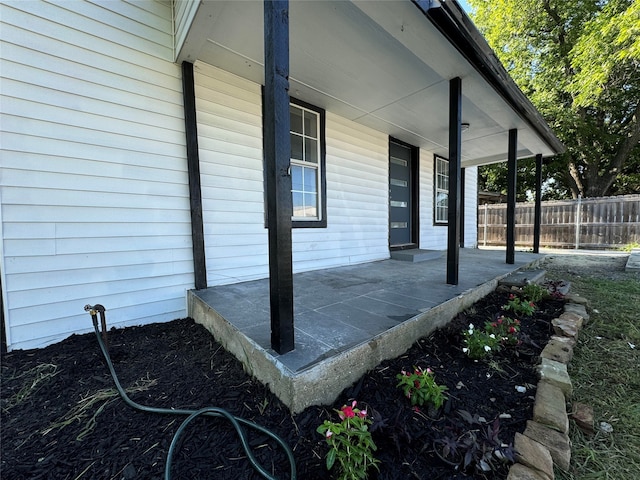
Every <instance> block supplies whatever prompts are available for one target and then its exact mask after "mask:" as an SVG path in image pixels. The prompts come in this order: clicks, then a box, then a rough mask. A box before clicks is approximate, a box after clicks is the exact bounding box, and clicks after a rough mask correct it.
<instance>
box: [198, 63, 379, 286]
mask: <svg viewBox="0 0 640 480" xmlns="http://www.w3.org/2000/svg"><path fill="white" fill-rule="evenodd" d="M195 70H196V103H197V110H198V112H197V118H198V137H199V139H198V142H199V149H200V173H201V179H202V180H201V181H202V198H203V219H204V225H205V250H206V259H207V282H208V284H209V285H210V286H212V285H221V284H226V283H235V282H240V281H247V280H254V279H257V278H265V277H267V276H268V272H269V258H268V240H267V230H266V229H265V223H264V218H265V217H264V209H265V207H264V176H263V165H262V162H263V159H262V106H261V102H262V98H261V90H260V85H258V84H255V83H253V82H250V81H248V80H244V79H241V78H239V77H236V76H235V75H232V74H230V73H228V72H225V71H222V70H220V69H218V68H215V67H212V66H210V65H207V64H203V63H197V64H196V69H195ZM387 155H388V138H387V136H386V135H384V134H381V133H379V132H376V131H374V130H371V129H368V128H365V127H362V126H360V125H357V124H355V123H353V122H350V121H347V120H345V119H343V118H340V117H338V116H336V115H332V114H331V113H329V112H327V115H326V176H327V228H302V229H300V228H298V229H294V231H293V268H294V271H295V272H300V271H306V270H313V269H319V268H329V267H334V266H338V265H349V264H354V263H362V262H367V261H371V260H379V259H384V258H388V256H389V248H388V233H387V229H388V227H387V223H388V204H387V201H388V200H387V199H388V195H387V193H386V192H387V191H388V186H387V178H388V160H387Z"/></svg>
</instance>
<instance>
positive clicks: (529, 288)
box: [522, 283, 549, 303]
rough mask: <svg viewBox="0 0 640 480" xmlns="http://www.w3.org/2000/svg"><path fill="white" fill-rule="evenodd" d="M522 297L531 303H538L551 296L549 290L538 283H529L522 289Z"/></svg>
mask: <svg viewBox="0 0 640 480" xmlns="http://www.w3.org/2000/svg"><path fill="white" fill-rule="evenodd" d="M522 295H523V296H524V298H526V299H527V300H528V301H530V302H534V303H537V302H539V301H540V300H542V299H543V298H545V297H548V296H549V290H547V289H546V288H544V287H542V286H540V285H538V284H537V283H528V284H526V285H525V286H524V287H522Z"/></svg>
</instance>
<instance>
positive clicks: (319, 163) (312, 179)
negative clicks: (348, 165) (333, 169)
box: [263, 90, 327, 228]
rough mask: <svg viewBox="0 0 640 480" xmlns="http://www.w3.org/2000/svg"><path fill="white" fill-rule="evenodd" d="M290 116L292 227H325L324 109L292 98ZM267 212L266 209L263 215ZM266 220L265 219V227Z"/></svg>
mask: <svg viewBox="0 0 640 480" xmlns="http://www.w3.org/2000/svg"><path fill="white" fill-rule="evenodd" d="M263 93H264V90H263ZM263 106H264V102H263ZM289 119H290V127H289V128H290V130H289V136H290V140H291V154H290V163H289V165H290V172H291V200H292V204H293V215H292V216H291V225H292V227H294V228H324V227H326V226H327V182H326V178H325V168H326V160H325V157H326V151H325V123H326V120H325V111H324V110H323V109H321V108H318V107H316V106H314V105H310V104H308V103H306V102H303V101H301V100H296V99H293V98H291V99H290V103H289ZM265 201H266V197H265ZM266 212H267V209H266V208H265V215H266ZM266 223H267V222H266V218H265V226H266Z"/></svg>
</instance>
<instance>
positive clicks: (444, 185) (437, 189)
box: [433, 155, 449, 225]
mask: <svg viewBox="0 0 640 480" xmlns="http://www.w3.org/2000/svg"><path fill="white" fill-rule="evenodd" d="M434 164H435V165H434V183H435V185H434V189H433V190H434V197H435V199H434V204H435V209H434V213H433V216H434V223H435V224H439V225H446V224H447V223H448V219H449V160H447V159H446V158H442V157H438V156H437V155H436V156H435V157H434Z"/></svg>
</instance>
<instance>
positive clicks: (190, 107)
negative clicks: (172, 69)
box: [182, 62, 207, 290]
mask: <svg viewBox="0 0 640 480" xmlns="http://www.w3.org/2000/svg"><path fill="white" fill-rule="evenodd" d="M182 96H183V101H184V127H185V128H184V130H185V135H186V144H187V171H188V175H189V201H190V204H191V246H192V248H193V273H194V286H195V288H196V290H202V289H204V288H207V265H206V259H205V254H204V223H203V220H202V190H201V188H200V155H199V153H198V125H197V121H196V95H195V84H194V75H193V63H189V62H182Z"/></svg>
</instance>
